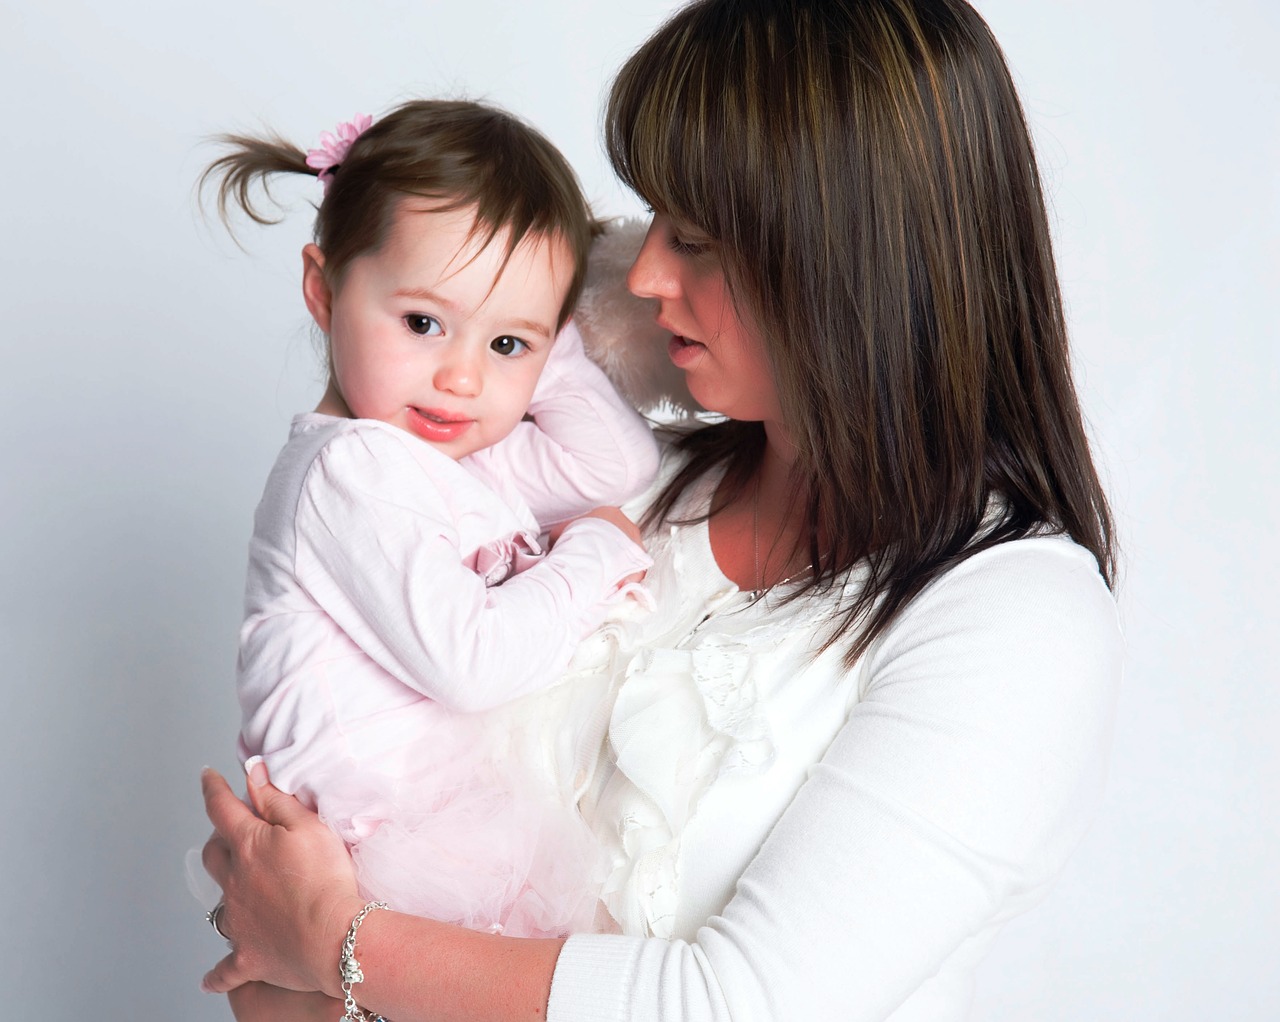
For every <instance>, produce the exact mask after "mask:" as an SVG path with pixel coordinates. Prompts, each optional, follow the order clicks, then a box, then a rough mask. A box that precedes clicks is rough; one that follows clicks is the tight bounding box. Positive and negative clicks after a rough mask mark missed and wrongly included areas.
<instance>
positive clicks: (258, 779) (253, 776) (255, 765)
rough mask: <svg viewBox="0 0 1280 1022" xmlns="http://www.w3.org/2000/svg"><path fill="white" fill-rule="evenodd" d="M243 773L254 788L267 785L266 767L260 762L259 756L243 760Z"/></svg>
mask: <svg viewBox="0 0 1280 1022" xmlns="http://www.w3.org/2000/svg"><path fill="white" fill-rule="evenodd" d="M244 772H245V774H246V776H247V777H248V778H249V783H250V784H252V785H253V786H254V787H255V788H261V787H262V786H263V785H264V784H266V783H267V767H266V764H265V763H263V762H262V757H261V756H250V757H249V758H248V759H247V760H245V761H244Z"/></svg>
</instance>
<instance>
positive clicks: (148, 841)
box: [0, 0, 1280, 1022]
mask: <svg viewBox="0 0 1280 1022" xmlns="http://www.w3.org/2000/svg"><path fill="white" fill-rule="evenodd" d="M672 6H674V5H673V4H672V3H671V2H670V0H630V2H625V3H588V2H586V0H573V2H570V0H559V2H556V3H538V2H533V3H530V4H527V5H525V4H517V3H514V2H500V0H469V2H466V3H457V2H455V3H448V4H446V3H441V2H436V0H420V2H417V3H406V2H399V0H374V2H365V3H362V4H360V5H359V6H358V7H357V5H355V4H346V3H338V2H336V0H309V2H306V3H304V2H302V0H287V2H286V0H277V2H274V3H263V2H260V0H259V2H250V0H222V2H220V3H217V4H194V3H184V2H179V3H175V4H170V5H161V4H143V3H141V2H140V0H121V2H117V3H115V4H111V5H107V4H92V3H89V2H87V0H52V2H50V3H44V4H37V3H35V2H34V0H3V5H2V6H0V95H2V96H3V97H4V98H3V100H2V101H0V111H2V112H3V117H0V186H2V187H0V337H2V338H3V355H4V358H3V373H2V374H0V394H2V396H3V405H2V407H3V409H4V412H5V414H6V415H7V416H8V420H7V421H8V422H9V427H8V428H9V440H8V442H6V443H5V444H3V446H0V479H3V481H4V482H3V487H4V489H3V493H4V499H3V504H0V508H2V510H0V515H2V516H3V518H2V520H3V523H4V528H3V531H2V532H0V571H2V575H0V579H2V583H0V650H3V666H2V667H0V672H2V673H0V686H2V687H0V695H2V696H3V706H4V721H5V725H6V726H5V730H4V734H3V741H2V743H0V750H2V751H0V757H3V759H2V760H0V762H2V764H3V775H2V776H3V778H4V782H5V783H4V785H3V791H2V792H0V826H2V827H3V838H2V839H0V849H2V851H0V855H2V856H3V869H2V870H0V919H3V926H0V961H3V962H4V963H5V968H4V993H3V994H2V995H0V1001H2V1002H3V1003H4V1004H5V1005H6V1007H7V1008H10V1009H13V1010H20V1009H30V1010H35V1009H39V1010H40V1014H41V1017H44V1018H50V1019H58V1020H61V1019H88V1018H100V1019H125V1018H144V1019H160V1018H174V1019H217V1018H224V1017H226V1016H225V1007H224V1005H223V1003H222V1001H221V999H220V998H212V997H206V996H204V995H201V994H200V993H198V992H197V989H196V987H197V982H198V980H199V977H200V975H201V972H202V970H203V969H204V968H205V967H206V966H208V965H209V964H211V963H212V962H213V960H214V959H215V958H216V957H217V955H218V953H219V950H220V945H219V943H218V941H217V940H216V939H215V938H214V936H213V934H212V932H211V931H210V930H209V928H208V927H207V926H206V925H205V923H204V922H203V920H202V919H201V913H200V911H199V909H197V907H196V906H195V905H194V903H193V902H191V901H190V900H189V898H188V895H187V893H186V891H185V890H184V887H183V883H182V880H181V865H180V862H181V858H182V853H183V851H184V849H186V848H187V847H188V846H190V845H194V844H198V843H199V842H200V841H201V840H202V839H203V837H204V835H205V832H206V825H205V824H204V822H203V819H202V815H201V812H200V806H199V803H198V799H197V773H198V771H199V768H200V766H201V765H202V764H205V763H209V764H212V765H214V766H217V767H219V768H222V769H224V770H228V771H230V770H231V769H232V768H233V767H234V766H235V760H234V756H233V753H232V741H233V737H234V734H235V730H236V725H237V713H236V709H235V703H234V699H233V696H232V689H231V683H232V663H233V654H234V645H235V633H236V627H237V623H238V616H239V603H240V590H241V573H242V570H243V562H244V548H245V542H246V540H247V537H248V534H249V528H250V516H251V512H252V509H253V506H254V504H255V503H256V500H257V496H258V492H259V489H260V486H261V484H262V481H263V478H264V476H265V474H266V471H267V469H268V467H269V465H270V463H271V460H272V457H273V455H274V453H275V450H276V448H277V447H278V445H279V444H280V443H281V441H282V440H283V438H284V433H285V429H286V426H287V423H288V420H289V417H290V415H291V414H292V413H293V412H295V411H297V410H299V409H303V408H306V407H309V406H311V405H312V404H313V403H314V401H315V400H316V397H317V395H318V393H319V374H318V370H317V362H316V360H315V357H314V354H313V350H312V347H311V341H310V337H309V333H308V330H307V319H306V315H305V312H304V309H303V307H302V303H301V301H300V300H299V296H298V279H299V272H298V267H299V258H298V250H299V249H300V247H301V246H302V244H303V242H304V241H305V239H306V234H307V229H308V220H309V217H308V209H307V207H306V199H307V198H309V197H313V196H314V195H315V194H316V188H315V185H314V183H306V182H303V183H300V184H299V186H298V187H294V186H292V185H290V186H287V187H283V188H281V189H280V195H281V196H282V197H283V198H286V199H287V200H289V201H290V202H291V203H292V205H293V208H294V211H295V215H294V216H293V217H292V218H291V219H290V220H289V221H288V222H287V223H286V224H284V225H282V226H280V227H278V228H274V229H269V230H267V229H264V230H253V231H246V232H245V233H244V235H243V241H244V244H245V246H246V248H247V250H248V251H247V253H245V252H241V251H239V250H237V249H236V247H235V246H234V245H233V244H232V243H231V242H229V241H228V240H227V238H226V236H225V234H223V233H222V232H221V231H220V229H219V228H218V227H216V225H213V226H210V225H206V224H204V223H202V221H201V219H200V217H199V215H198V214H197V211H196V206H195V204H194V202H193V195H192V185H193V182H194V179H195V177H196V174H197V172H198V171H199V169H200V168H201V166H202V165H203V163H204V162H205V161H207V160H208V159H209V158H210V156H211V151H210V150H209V149H207V148H204V147H202V145H201V139H202V138H203V137H204V136H207V135H209V134H211V133H214V132H217V131H223V130H228V129H248V130H253V129H256V128H258V127H260V126H261V125H263V124H268V125H271V126H273V127H276V128H278V129H280V130H281V131H283V132H285V133H286V134H287V135H289V136H291V137H293V138H295V139H297V140H299V141H301V142H303V143H304V144H309V143H311V142H312V141H313V140H314V139H315V138H316V136H317V135H318V134H319V132H320V131H321V130H323V129H328V128H331V127H332V126H333V125H334V124H335V123H336V122H337V121H338V120H341V119H346V118H348V117H349V116H350V115H352V114H353V113H356V112H357V111H368V112H373V113H377V112H379V111H382V110H384V109H386V108H387V107H388V106H390V105H391V104H393V103H394V102H396V101H398V100H400V99H403V98H407V97H410V96H416V95H442V94H446V95H468V96H472V97H477V98H488V99H491V100H493V101H496V102H498V103H501V104H504V105H506V106H508V107H510V108H512V109H514V110H516V111H517V112H519V113H520V114H522V115H524V116H526V117H528V118H529V119H531V120H532V121H534V122H535V123H537V124H538V125H540V126H541V127H542V128H544V129H545V130H546V132H547V133H548V134H549V135H550V136H551V138H552V139H553V141H555V142H556V143H558V144H559V145H560V146H561V147H562V148H563V149H564V150H565V152H566V153H567V154H568V156H569V158H570V159H571V161H572V162H573V163H574V164H575V166H576V167H577V168H578V169H579V171H580V173H581V175H582V177H583V180H584V181H585V183H586V187H587V190H588V193H589V194H590V196H591V197H592V198H593V199H594V200H595V201H596V202H597V204H598V206H599V208H600V210H601V211H602V212H606V213H634V212H637V211H638V206H637V205H636V204H635V203H634V201H633V200H631V199H629V198H627V197H626V196H624V195H623V194H622V193H621V192H620V191H619V189H618V188H617V187H616V186H615V184H614V183H613V182H612V180H611V178H610V176H609V173H608V170H607V168H606V166H605V164H604V162H603V160H602V159H601V157H600V153H599V144H598V122H599V117H598V108H599V100H600V97H601V94H602V91H603V89H604V87H605V83H606V81H607V79H608V77H609V75H610V73H611V72H612V71H613V70H614V69H615V68H616V67H617V66H618V64H619V63H620V62H621V60H622V59H623V58H624V57H625V55H626V54H627V53H628V52H629V51H630V50H631V49H632V48H633V47H634V46H636V45H637V44H639V43H640V41H641V40H642V39H643V38H644V37H645V35H646V34H647V33H648V32H649V31H650V30H651V29H652V28H653V27H654V26H655V25H656V24H657V23H658V21H659V20H660V19H661V18H662V17H663V16H664V15H665V14H666V13H667V11H668V10H670V9H671V7H672ZM981 8H982V9H983V11H984V12H985V13H986V14H987V16H988V17H989V19H990V21H991V22H992V24H993V26H994V27H995V29H996V32H997V34H998V35H999V36H1000V38H1001V39H1002V40H1003V42H1004V44H1005V47H1006V49H1007V52H1008V54H1009V57H1010V60H1011V61H1012V63H1013V65H1014V67H1015V69H1016V72H1017V75H1018V78H1019V80H1020V82H1021V85H1022V89H1023V94H1024V98H1025V101H1026V104H1027V107H1028V110H1029V112H1030V115H1031V118H1032V121H1033V122H1034V125H1035V130H1036V134H1037V138H1038V142H1039V146H1040V152H1041V158H1042V163H1043V167H1044V171H1045V174H1046V178H1047V182H1048V186H1049V192H1050V194H1051V197H1052V204H1053V213H1054V217H1055V223H1056V229H1057V234H1058V241H1059V253H1060V258H1061V268H1062V277H1063V283H1064V286H1065V290H1066V295H1067V299H1068V302H1069V307H1070V314H1071V320H1072V324H1073V328H1074V336H1075V343H1076V350H1077V369H1078V373H1079V379H1080V382H1081V386H1082V390H1083V394H1084V399H1085V404H1086V409H1087V413H1088V417H1089V419H1090V422H1091V426H1092V429H1093V432H1094V435H1095V437H1096V443H1097V449H1098V452H1099V455H1100V457H1101V460H1102V462H1103V464H1104V466H1105V469H1106V474H1107V477H1108V479H1109V482H1110V486H1111V490H1112V493H1113V494H1114V498H1115V505H1116V509H1117V511H1118V513H1119V521H1120V526H1121V541H1122V544H1123V546H1124V549H1125V551H1126V564H1127V567H1126V573H1125V579H1124V587H1123V595H1122V603H1123V608H1124V617H1125V620H1126V623H1127V629H1128V636H1129V648H1130V659H1129V666H1128V672H1127V680H1126V684H1125V688H1124V692H1123V696H1122V699H1121V703H1120V711H1119V720H1118V727H1117V734H1116V746H1115V756H1114V766H1113V770H1112V779H1111V784H1110V789H1109V793H1108V796H1107V799H1106V803H1105V805H1104V807H1103V809H1102V812H1101V814H1100V817H1099V819H1098V822H1097V825H1096V826H1095V828H1094V829H1093V831H1092V833H1091V835H1090V836H1089V837H1088V839H1087V840H1086V841H1085V843H1084V844H1083V846H1082V847H1081V849H1080V851H1079V854H1078V855H1077V856H1076V858H1075V860H1074V861H1073V863H1072V865H1071V867H1070V869H1069V870H1068V873H1067V875H1066V877H1065V878H1064V880H1063V882H1062V884H1061V885H1060V886H1059V888H1058V889H1057V891H1056V892H1055V893H1054V894H1053V895H1052V896H1051V898H1050V899H1049V901H1048V902H1047V903H1046V904H1045V905H1044V906H1043V907H1042V908H1041V909H1040V910H1039V911H1038V912H1036V913H1035V914H1033V915H1031V916H1028V917H1025V918H1023V919H1021V920H1017V921H1015V922H1014V923H1012V924H1011V925H1010V926H1009V927H1008V929H1007V931H1006V933H1005V935H1004V937H1003V939H1002V940H1001V942H1000V944H999V946H998V948H997V949H996V951H995V953H994V954H993V955H992V957H991V959H990V960H989V962H988V963H987V964H986V965H985V966H984V967H983V969H982V972H981V975H980V989H979V992H978V997H977V1001H976V1005H975V1017H976V1018H977V1019H979V1020H1005V1019H1009V1020H1064V1022H1065V1020H1110V1019H1116V1020H1120V1019H1123V1020H1135V1019H1137V1020H1148V1019H1150V1020H1157V1019H1158V1020H1178V1022H1201V1020H1204V1019H1210V1018H1212V1019H1232V1020H1259V1022H1261V1020H1264V1019H1268V1020H1269V1019H1275V1018H1277V1017H1280V969H1277V968H1276V965H1275V961H1274V957H1275V951H1276V948H1277V946H1278V945H1280V934H1278V933H1277V930H1278V928H1280V924H1278V921H1280V877H1278V876H1277V868H1276V854H1277V848H1278V847H1280V822H1278V821H1280V812H1278V811H1277V810H1278V808H1280V807H1278V806H1277V792H1280V767H1278V759H1277V755H1276V753H1275V751H1274V743H1275V740H1276V735H1277V732H1278V731H1280V695H1278V693H1280V685H1278V684H1277V682H1278V681H1280V668H1278V667H1277V663H1276V660H1277V651H1276V641H1275V638H1274V636H1275V635H1276V633H1277V628H1276V624H1275V620H1274V619H1275V617H1276V612H1277V610H1280V601H1277V599H1276V596H1275V580H1276V577H1277V575H1278V574H1280V563H1278V561H1280V557H1278V554H1277V539H1276V527H1275V525H1274V522H1273V519H1274V516H1275V507H1276V504H1277V497H1280V492H1278V490H1280V486H1278V483H1277V456H1276V446H1277V441H1278V440H1280V435H1278V431H1277V428H1276V424H1275V422H1276V414H1275V408H1276V402H1277V395H1278V394H1280V374H1278V371H1277V369H1278V360H1277V344H1276V342H1277V330H1276V329H1275V326H1274V320H1275V313H1274V304H1275V300H1276V295H1277V282H1278V281H1277V278H1278V270H1280V266H1278V260H1277V228H1278V226H1280V188H1278V184H1277V182H1278V180H1280V177H1278V173H1277V166H1278V165H1280V146H1278V145H1277V142H1278V135H1277V129H1278V128H1280V123H1278V118H1277V111H1278V110H1280V87H1278V78H1277V73H1276V71H1275V70H1274V68H1275V53H1276V52H1277V49H1280V23H1278V17H1277V14H1276V8H1275V7H1274V5H1273V4H1272V3H1271V0H1224V2H1221V3H1218V4H1216V5H1214V6H1213V13H1210V7H1209V6H1208V5H1205V4H1203V3H1200V2H1197V3H1192V2H1189V0H1071V2H1069V3H1068V2H1066V0H1057V2H1050V0H1043V2H1036V3H1028V2H1025V0H982V3H981ZM815 939H820V935H816V936H815ZM425 967H429V964H427V965H426V966H425ZM850 967H851V968H856V967H857V963H856V962H851V963H850Z"/></svg>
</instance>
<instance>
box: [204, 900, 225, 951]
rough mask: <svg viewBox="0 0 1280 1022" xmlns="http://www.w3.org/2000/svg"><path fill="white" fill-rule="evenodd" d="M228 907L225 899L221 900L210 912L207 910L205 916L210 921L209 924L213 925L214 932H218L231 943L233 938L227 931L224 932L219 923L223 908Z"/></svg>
mask: <svg viewBox="0 0 1280 1022" xmlns="http://www.w3.org/2000/svg"><path fill="white" fill-rule="evenodd" d="M226 907H227V903H226V902H225V901H220V902H218V904H216V905H214V906H213V908H211V909H210V910H209V911H208V912H206V913H205V914H204V917H205V919H207V920H208V921H209V925H210V926H212V927H213V932H214V933H216V934H217V935H218V936H219V937H221V938H222V939H223V940H225V941H226V942H227V944H228V945H230V943H231V938H230V937H228V936H227V935H226V934H225V933H223V932H222V927H221V926H219V925H218V922H219V920H221V918H222V910H223V909H224V908H226Z"/></svg>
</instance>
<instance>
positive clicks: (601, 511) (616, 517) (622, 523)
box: [581, 507, 644, 547]
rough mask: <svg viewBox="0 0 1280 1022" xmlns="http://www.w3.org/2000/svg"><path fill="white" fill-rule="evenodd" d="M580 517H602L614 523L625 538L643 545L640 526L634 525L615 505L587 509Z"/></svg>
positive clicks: (637, 544)
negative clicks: (592, 509) (624, 534)
mask: <svg viewBox="0 0 1280 1022" xmlns="http://www.w3.org/2000/svg"><path fill="white" fill-rule="evenodd" d="M581 517H582V518H602V519H604V520H605V521H606V522H610V523H611V524H613V525H616V526H617V527H618V528H619V529H621V530H622V531H623V532H624V533H626V535H627V539H629V540H631V542H632V543H634V544H635V545H636V546H640V547H642V546H644V541H643V540H641V539H640V526H638V525H636V523H635V522H633V521H632V520H631V519H630V518H628V517H627V516H626V515H624V514H623V513H622V511H621V509H619V508H616V507H598V508H596V509H595V510H594V511H588V512H587V513H586V514H585V515H582V516H581Z"/></svg>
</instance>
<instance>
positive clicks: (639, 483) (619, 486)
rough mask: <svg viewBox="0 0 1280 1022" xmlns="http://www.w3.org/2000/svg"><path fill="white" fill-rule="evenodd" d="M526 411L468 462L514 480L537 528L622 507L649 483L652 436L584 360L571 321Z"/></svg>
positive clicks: (654, 458) (653, 468)
mask: <svg viewBox="0 0 1280 1022" xmlns="http://www.w3.org/2000/svg"><path fill="white" fill-rule="evenodd" d="M529 414H530V415H531V416H532V417H533V422H522V423H520V424H519V425H518V426H516V428H515V430H514V431H513V432H512V433H511V434H510V436H508V437H506V438H505V439H504V440H502V441H501V442H500V443H498V444H495V445H494V446H493V447H490V448H489V449H488V450H485V451H481V452H480V453H478V454H476V455H473V456H472V461H473V462H475V463H476V465H477V467H478V468H479V469H480V472H481V474H485V475H487V474H490V473H496V475H497V477H499V478H501V477H506V478H511V479H514V480H515V482H516V486H517V488H518V489H519V491H520V494H521V496H523V497H524V499H525V501H526V502H527V503H528V505H529V508H530V510H532V511H533V515H534V517H535V518H536V519H537V520H538V522H539V523H541V525H542V526H543V527H544V528H546V527H548V526H551V525H554V524H556V523H557V522H563V521H566V520H568V519H570V518H573V517H575V516H577V515H580V514H582V513H584V512H586V511H589V510H590V509H591V508H594V507H598V506H600V505H616V504H621V503H623V502H624V501H626V500H628V499H629V498H631V497H634V496H635V495H636V494H638V493H641V492H642V491H643V490H644V489H645V488H646V487H647V486H648V485H649V484H650V483H651V482H652V481H653V477H654V475H655V474H656V473H657V470H658V447H657V444H656V443H655V442H654V439H653V433H652V431H651V430H650V428H649V426H648V424H647V423H646V422H645V420H644V419H643V418H642V417H641V416H640V415H639V414H638V413H637V412H636V410H635V409H634V408H632V407H631V406H630V405H629V404H627V402H626V401H625V400H624V399H623V398H622V397H621V396H619V394H618V392H617V391H616V390H615V389H614V387H613V384H612V383H610V382H609V380H608V377H606V376H605V375H604V373H603V372H601V370H600V369H599V367H598V366H596V364H595V363H594V362H592V361H591V360H590V359H589V358H588V357H587V355H586V353H585V352H584V351H583V349H582V335H581V334H580V333H579V332H578V328H577V327H576V326H574V325H573V323H569V324H568V325H567V326H566V327H565V328H564V329H563V330H562V331H560V334H559V336H558V337H557V338H556V343H555V346H554V348H552V351H551V356H550V358H549V359H548V360H547V365H546V367H545V368H544V369H543V371H542V376H541V378H540V379H539V381H538V387H537V390H535V391H534V394H533V401H532V402H531V403H530V405H529Z"/></svg>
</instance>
